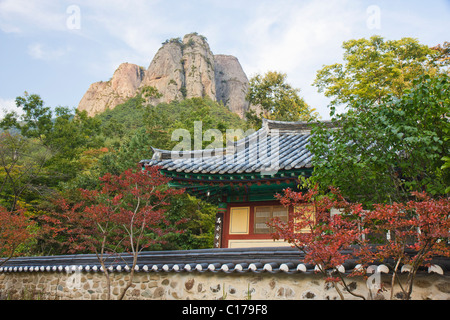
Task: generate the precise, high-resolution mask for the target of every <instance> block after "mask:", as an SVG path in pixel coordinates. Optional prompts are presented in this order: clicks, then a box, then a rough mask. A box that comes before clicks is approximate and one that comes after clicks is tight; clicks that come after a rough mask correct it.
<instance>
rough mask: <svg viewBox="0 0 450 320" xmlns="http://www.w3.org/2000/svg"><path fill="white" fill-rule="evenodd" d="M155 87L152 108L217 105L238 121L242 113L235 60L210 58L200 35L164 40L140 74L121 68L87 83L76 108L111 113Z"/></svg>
mask: <svg viewBox="0 0 450 320" xmlns="http://www.w3.org/2000/svg"><path fill="white" fill-rule="evenodd" d="M147 86H152V87H155V88H156V89H157V90H158V92H159V93H160V94H161V97H160V98H158V99H154V100H153V101H152V103H160V102H170V101H173V100H182V99H184V98H192V97H209V98H210V99H212V100H214V101H222V102H223V103H224V105H226V106H227V107H228V108H229V109H230V110H231V111H233V112H235V113H237V114H238V115H239V116H240V117H243V116H244V114H245V112H246V111H247V110H248V108H249V105H248V102H246V101H245V95H246V93H247V90H248V79H247V76H246V75H245V73H244V71H243V69H242V67H241V65H240V63H239V61H238V59H237V58H236V57H233V56H230V55H214V54H213V53H212V51H211V49H210V47H209V44H208V42H207V40H206V38H205V37H204V36H201V35H199V34H197V33H190V34H187V35H185V36H184V37H183V39H181V38H174V39H170V40H166V41H165V42H164V43H163V45H162V47H161V48H160V49H159V50H158V52H157V53H156V54H155V56H154V57H153V59H152V61H151V63H150V65H149V67H148V69H147V70H145V69H144V68H142V67H139V66H137V65H134V64H130V63H123V64H121V65H120V66H119V68H118V69H117V70H116V71H115V72H114V75H113V77H112V78H111V80H109V81H107V82H103V81H101V82H96V83H94V84H92V85H91V86H90V87H89V89H88V91H87V92H86V93H85V95H84V96H83V98H82V99H81V101H80V104H79V106H78V109H79V110H86V111H87V112H88V114H89V115H90V116H93V115H95V114H98V113H101V112H103V111H105V110H107V109H113V108H114V107H115V106H117V105H118V104H120V103H123V102H125V101H126V100H127V99H129V98H131V97H133V96H135V95H136V94H137V93H138V92H139V90H141V89H142V88H144V87H147Z"/></svg>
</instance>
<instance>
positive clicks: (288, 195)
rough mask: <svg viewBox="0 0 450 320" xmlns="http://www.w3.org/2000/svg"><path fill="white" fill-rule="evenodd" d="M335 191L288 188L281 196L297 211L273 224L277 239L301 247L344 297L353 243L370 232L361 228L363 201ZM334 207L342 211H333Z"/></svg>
mask: <svg viewBox="0 0 450 320" xmlns="http://www.w3.org/2000/svg"><path fill="white" fill-rule="evenodd" d="M332 191H333V194H334V197H327V196H318V192H317V188H314V189H310V190H309V191H308V192H306V193H301V192H295V191H292V190H291V189H286V190H285V193H284V195H283V196H281V195H278V196H277V197H278V199H279V200H280V202H281V204H283V205H284V206H287V207H293V208H294V212H293V214H292V216H291V217H290V219H289V220H288V222H283V221H281V220H279V219H274V220H273V221H272V222H271V223H270V224H271V225H272V226H273V227H274V228H275V233H274V235H273V236H274V238H275V239H284V240H285V241H287V242H289V243H290V244H292V245H293V246H294V247H296V248H297V249H299V250H300V251H301V252H302V253H303V254H304V262H305V263H311V264H314V265H316V271H317V272H320V273H321V274H323V276H324V278H325V281H326V282H331V283H333V286H334V288H335V289H336V291H337V292H338V294H339V296H340V297H341V299H344V297H343V294H342V292H341V290H340V289H339V287H338V286H337V283H338V282H340V283H342V284H343V285H344V287H347V285H346V283H345V280H344V278H343V277H342V272H341V271H340V269H341V266H342V265H343V264H344V262H345V261H346V260H347V259H349V258H351V257H352V256H353V253H354V252H355V250H356V249H355V248H354V247H352V245H354V244H355V243H357V242H359V241H360V240H361V239H362V235H363V234H365V233H366V232H367V231H366V230H362V229H361V228H360V218H361V213H362V212H363V211H362V206H361V204H351V203H349V202H347V201H346V200H345V199H344V198H343V197H342V196H341V195H340V194H339V192H338V190H336V189H333V190H332ZM311 205H312V207H311ZM332 208H334V209H336V210H338V212H339V214H330V210H331V209H332ZM347 289H348V288H347ZM348 291H349V292H350V293H352V292H351V290H348ZM352 294H353V293H352ZM354 295H356V294H354ZM357 296H359V295H357ZM359 297H361V298H364V297H362V296H359Z"/></svg>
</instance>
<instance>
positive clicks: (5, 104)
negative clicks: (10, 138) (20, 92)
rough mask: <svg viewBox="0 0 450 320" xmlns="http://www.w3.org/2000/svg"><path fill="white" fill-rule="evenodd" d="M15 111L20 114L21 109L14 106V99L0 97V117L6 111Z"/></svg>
mask: <svg viewBox="0 0 450 320" xmlns="http://www.w3.org/2000/svg"><path fill="white" fill-rule="evenodd" d="M11 111H15V112H16V113H17V114H19V115H20V114H22V109H19V108H17V107H16V101H15V100H14V99H3V98H0V119H3V117H4V116H5V114H7V113H8V112H11Z"/></svg>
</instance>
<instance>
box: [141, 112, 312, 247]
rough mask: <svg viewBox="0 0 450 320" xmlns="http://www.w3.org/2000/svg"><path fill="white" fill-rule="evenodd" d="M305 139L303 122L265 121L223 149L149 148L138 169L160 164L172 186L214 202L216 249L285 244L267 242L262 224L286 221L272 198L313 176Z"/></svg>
mask: <svg viewBox="0 0 450 320" xmlns="http://www.w3.org/2000/svg"><path fill="white" fill-rule="evenodd" d="M310 135H311V125H310V124H308V123H306V122H284V121H273V120H267V119H264V120H263V124H262V127H261V129H259V130H258V131H256V132H254V133H253V134H250V135H248V136H247V137H245V138H243V139H241V140H238V141H236V142H233V143H231V144H229V145H227V147H226V148H220V149H204V150H193V151H169V150H160V149H153V151H154V154H153V157H152V159H150V160H142V161H141V165H142V166H143V167H145V166H160V167H161V172H162V173H163V174H164V175H167V176H169V177H171V178H172V181H171V182H170V185H171V186H172V187H176V188H185V189H186V192H188V193H190V194H192V195H194V196H196V197H197V198H202V199H204V200H206V201H209V202H212V203H215V204H217V206H218V212H217V217H216V231H215V239H214V240H215V241H214V244H215V247H216V248H247V247H270V246H287V245H289V244H287V243H286V242H283V241H282V240H280V241H274V240H273V239H272V236H271V234H272V232H273V231H272V230H271V228H270V227H269V226H268V225H267V222H269V221H270V220H271V219H272V218H275V217H278V218H280V219H281V220H287V219H289V214H290V213H292V210H293V209H292V208H286V207H284V206H282V205H281V204H280V202H279V201H278V200H277V199H276V197H275V195H276V194H277V193H278V194H282V193H283V190H284V189H286V188H291V189H293V190H298V177H299V176H305V177H309V176H310V175H311V173H312V170H313V169H312V164H311V160H312V154H311V153H310V152H309V150H308V149H307V148H306V147H307V145H308V141H309V138H310ZM305 205H306V204H305Z"/></svg>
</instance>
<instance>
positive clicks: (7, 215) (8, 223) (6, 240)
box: [0, 206, 35, 266]
mask: <svg viewBox="0 0 450 320" xmlns="http://www.w3.org/2000/svg"><path fill="white" fill-rule="evenodd" d="M34 224H35V223H34V222H33V221H32V220H31V219H30V218H29V217H27V216H26V210H25V209H17V210H16V211H9V210H8V209H6V208H5V207H2V206H0V266H1V265H3V264H4V263H5V262H6V261H8V260H9V259H11V258H13V257H14V256H18V255H20V252H19V250H18V249H19V248H20V246H21V245H24V244H26V243H27V242H28V241H29V240H31V239H32V238H33V234H32V230H33V226H34Z"/></svg>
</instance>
